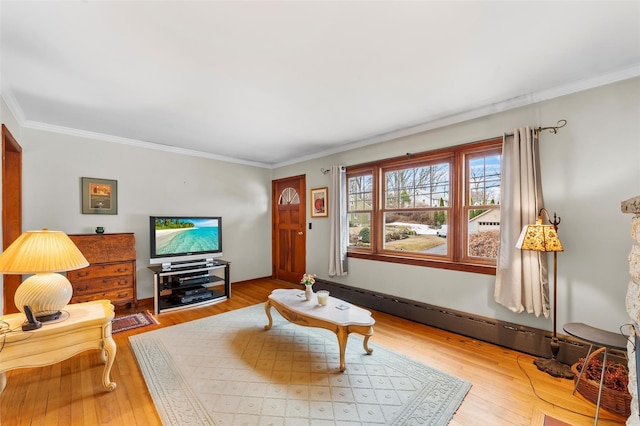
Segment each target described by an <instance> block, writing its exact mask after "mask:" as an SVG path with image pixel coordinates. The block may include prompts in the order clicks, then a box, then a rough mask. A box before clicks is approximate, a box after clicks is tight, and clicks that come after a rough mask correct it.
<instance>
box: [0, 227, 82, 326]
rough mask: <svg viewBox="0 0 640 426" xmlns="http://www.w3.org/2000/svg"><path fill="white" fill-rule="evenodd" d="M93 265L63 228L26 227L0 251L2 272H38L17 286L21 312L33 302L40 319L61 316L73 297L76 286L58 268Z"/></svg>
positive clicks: (16, 300)
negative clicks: (62, 230) (27, 228)
mask: <svg viewBox="0 0 640 426" xmlns="http://www.w3.org/2000/svg"><path fill="white" fill-rule="evenodd" d="M86 266H89V262H88V261H87V259H85V257H84V256H83V255H82V253H81V252H80V250H79V249H78V247H76V246H75V244H74V243H73V241H71V239H70V238H69V237H68V236H67V235H66V234H65V233H64V232H61V231H49V230H48V229H43V230H42V231H26V232H24V233H23V234H22V235H20V236H19V237H18V238H17V239H16V240H15V241H14V242H13V243H11V245H10V246H9V247H7V249H6V250H5V251H4V252H3V253H2V254H0V273H4V274H35V275H32V276H30V277H29V278H27V279H26V280H24V281H23V282H22V284H20V286H19V287H18V289H17V290H16V293H15V296H14V301H15V304H16V306H17V308H18V309H19V310H20V312H22V313H24V307H25V306H29V307H30V308H31V310H32V311H33V314H34V315H35V317H36V319H37V320H38V321H51V320H54V319H58V318H59V317H60V310H61V309H63V308H64V307H65V306H66V305H67V304H68V303H69V301H70V300H71V295H72V294H73V288H72V287H71V283H70V282H69V280H68V279H67V277H66V276H64V275H62V274H57V273H56V272H63V271H72V270H74V269H80V268H84V267H86Z"/></svg>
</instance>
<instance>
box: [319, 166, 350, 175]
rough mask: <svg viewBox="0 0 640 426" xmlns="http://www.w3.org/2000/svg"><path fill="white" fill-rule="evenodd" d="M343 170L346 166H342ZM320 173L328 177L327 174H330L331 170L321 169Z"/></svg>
mask: <svg viewBox="0 0 640 426" xmlns="http://www.w3.org/2000/svg"><path fill="white" fill-rule="evenodd" d="M340 169H341V170H344V166H340ZM320 171H321V172H322V174H323V175H326V174H327V173H329V172H330V171H331V169H325V168H324V167H323V168H321V169H320Z"/></svg>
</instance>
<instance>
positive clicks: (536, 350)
mask: <svg viewBox="0 0 640 426" xmlns="http://www.w3.org/2000/svg"><path fill="white" fill-rule="evenodd" d="M313 289H314V290H315V291H317V290H329V291H330V292H331V295H332V296H335V297H337V298H339V299H342V300H346V301H347V302H350V303H353V304H355V305H359V306H363V307H367V308H370V309H374V310H376V311H380V312H384V313H387V314H391V315H395V316H397V317H400V318H405V319H408V320H411V321H415V322H417V323H420V324H425V325H428V326H431V327H436V328H439V329H442V330H446V331H450V332H452V333H456V334H460V335H463V336H466V337H470V338H472V339H477V340H482V341H484V342H488V343H493V344H495V345H499V346H502V347H505V348H508V349H513V350H515V351H518V352H523V353H526V354H530V355H533V356H542V357H548V358H550V357H551V350H550V347H549V343H550V340H551V337H552V332H550V331H546V330H541V329H537V328H532V327H527V326H523V325H520V324H513V323H509V322H506V321H500V320H496V319H493V318H486V317H482V316H478V315H473V314H469V313H466V312H460V311H455V310H452V309H447V308H441V307H438V306H433V305H429V304H427V303H422V302H417V301H415V300H409V299H402V298H399V297H397V296H392V295H388V294H383V293H376V292H372V291H368V290H364V289H361V288H357V287H350V286H347V285H344V284H340V283H335V282H331V281H327V280H322V279H316V283H315V284H314V286H313ZM561 327H562V326H561V325H560V326H559V328H560V330H558V331H560V332H561V331H562V328H561ZM558 338H559V340H560V353H559V355H558V360H559V361H561V362H563V363H565V364H569V365H571V364H574V363H575V362H577V361H578V359H579V358H581V357H585V356H586V354H587V351H588V349H589V345H588V344H586V343H584V342H581V341H579V340H576V339H574V338H572V337H570V336H567V335H564V334H561V333H558ZM613 356H614V357H616V358H619V361H621V362H626V361H625V358H624V354H623V353H621V352H620V353H614V354H613Z"/></svg>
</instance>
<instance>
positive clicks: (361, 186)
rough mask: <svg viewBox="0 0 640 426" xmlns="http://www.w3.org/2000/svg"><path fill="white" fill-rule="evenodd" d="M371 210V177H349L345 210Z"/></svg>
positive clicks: (368, 175)
mask: <svg viewBox="0 0 640 426" xmlns="http://www.w3.org/2000/svg"><path fill="white" fill-rule="evenodd" d="M372 208H373V176H372V175H371V174H367V175H363V176H356V177H350V178H349V182H348V199H347V210H348V211H358V210H371V209H372Z"/></svg>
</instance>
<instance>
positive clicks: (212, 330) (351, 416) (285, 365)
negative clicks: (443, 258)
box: [129, 304, 471, 425]
mask: <svg viewBox="0 0 640 426" xmlns="http://www.w3.org/2000/svg"><path fill="white" fill-rule="evenodd" d="M272 316H273V327H272V328H271V329H270V330H264V326H265V325H266V324H267V322H268V321H267V317H266V315H265V312H264V307H263V305H262V304H260V305H254V306H250V307H248V308H244V309H239V310H235V311H231V312H227V313H224V314H219V315H214V316H211V317H207V318H203V319H200V320H196V321H191V322H187V323H183V324H179V325H175V326H171V327H166V328H162V329H158V330H154V331H149V332H146V333H142V334H138V335H135V336H130V337H129V341H130V344H131V347H132V348H133V352H134V354H135V356H136V359H137V361H138V364H139V366H140V369H141V370H142V374H143V376H144V378H145V381H146V383H147V387H148V388H149V391H150V393H151V396H152V398H153V401H154V403H155V405H156V408H157V410H158V413H159V415H160V418H161V419H162V422H163V424H164V425H214V424H215V425H285V424H286V425H289V424H301V425H308V424H319V425H320V424H321V425H347V424H348V425H378V424H389V425H413V424H420V425H446V424H447V423H448V422H449V420H450V419H451V417H452V416H453V414H454V413H455V411H456V410H457V408H458V407H459V405H460V404H461V402H462V400H463V399H464V397H465V395H466V394H467V392H468V391H469V389H470V388H471V385H470V384H469V383H468V382H465V381H463V380H460V379H458V378H456V377H453V376H451V375H448V374H446V373H443V372H440V371H437V370H435V369H433V368H430V367H428V366H426V365H424V364H421V363H418V362H415V361H412V360H411V359H409V358H407V357H404V356H401V355H398V354H396V353H394V352H391V351H389V350H387V349H385V348H383V347H381V346H378V345H375V344H374V343H372V342H371V341H370V342H369V346H370V347H371V348H373V353H372V355H366V354H365V352H364V350H363V347H362V339H361V338H359V336H358V335H355V334H351V335H350V337H349V341H348V344H347V349H346V358H345V359H346V371H345V372H344V373H340V369H339V364H340V359H339V358H340V356H339V349H338V342H337V338H336V336H335V334H333V333H331V332H329V331H328V330H323V329H318V328H309V327H302V326H298V325H295V324H291V323H289V322H287V321H286V320H285V319H283V318H282V317H281V316H280V315H279V314H278V313H277V312H276V311H275V310H274V309H272ZM371 340H375V334H374V335H373V337H372V339H371Z"/></svg>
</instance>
